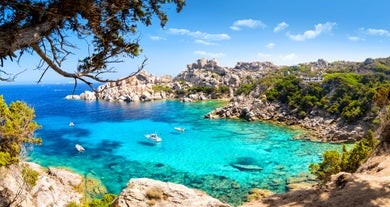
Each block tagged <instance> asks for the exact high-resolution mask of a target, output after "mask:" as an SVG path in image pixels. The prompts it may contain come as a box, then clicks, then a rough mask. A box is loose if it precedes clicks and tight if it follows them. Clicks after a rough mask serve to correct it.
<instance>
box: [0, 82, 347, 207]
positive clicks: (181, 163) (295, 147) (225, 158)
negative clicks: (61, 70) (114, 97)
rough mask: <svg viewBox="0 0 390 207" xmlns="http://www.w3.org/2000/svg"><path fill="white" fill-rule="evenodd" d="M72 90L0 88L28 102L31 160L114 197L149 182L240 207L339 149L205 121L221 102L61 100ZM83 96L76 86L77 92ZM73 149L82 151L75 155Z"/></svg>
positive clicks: (247, 125) (286, 133)
mask: <svg viewBox="0 0 390 207" xmlns="http://www.w3.org/2000/svg"><path fill="white" fill-rule="evenodd" d="M72 90H73V85H69V84H64V85H42V84H38V85H0V94H2V95H3V97H4V99H5V100H6V102H7V103H10V102H12V101H16V100H22V101H24V102H26V103H27V104H28V105H29V106H30V107H32V108H34V109H35V113H36V116H37V117H36V119H35V120H36V121H37V122H38V123H39V124H40V125H42V129H40V130H38V131H37V133H36V134H37V137H41V138H42V139H43V143H42V145H40V146H35V147H34V149H33V150H32V151H31V152H30V157H31V160H32V161H33V162H36V163H38V164H40V165H43V166H61V167H66V168H69V169H72V170H73V171H76V172H78V173H80V174H82V175H84V176H88V177H89V176H90V177H94V178H98V179H100V180H101V181H102V183H103V184H104V185H105V187H106V188H107V190H108V191H109V192H110V193H115V194H118V193H120V191H121V190H122V189H123V188H124V187H125V186H126V184H127V182H128V181H129V180H130V179H131V178H141V177H147V178H152V179H157V180H162V181H169V182H174V183H180V184H184V185H186V186H187V187H191V188H198V189H201V190H203V191H206V192H207V193H209V194H210V195H212V196H214V197H216V198H218V199H221V200H223V201H225V202H228V203H230V204H233V205H238V204H240V203H242V202H243V201H245V196H246V195H247V193H248V192H249V191H250V190H251V189H253V188H265V189H269V190H272V191H274V192H278V193H280V192H285V191H286V189H287V188H286V180H287V178H289V177H291V176H295V175H297V174H300V173H302V172H306V173H308V166H309V164H310V163H313V162H314V163H317V162H319V161H321V154H322V153H323V152H324V151H325V150H331V149H335V150H340V149H341V145H337V144H329V143H315V142H310V141H304V140H293V137H294V136H297V135H299V134H300V132H299V131H294V130H291V129H288V128H285V127H281V126H276V125H272V124H269V123H262V122H247V121H239V120H225V119H220V120H208V119H204V118H203V117H204V115H205V114H207V113H208V112H210V111H212V110H213V109H214V108H216V107H221V106H224V105H225V104H227V103H226V102H223V101H208V102H196V103H182V102H179V101H155V102H147V103H109V102H104V101H93V102H88V101H82V100H66V99H65V98H64V97H65V96H66V95H69V94H71V93H72ZM84 90H88V88H87V87H86V86H79V87H78V90H77V91H76V94H80V93H81V92H83V91H84ZM70 122H73V123H74V126H73V127H70V126H69V123H70ZM175 127H181V128H185V132H179V131H176V130H175V129H174V128H175ZM151 133H157V134H158V135H159V136H160V137H161V138H162V142H160V143H152V142H149V141H148V140H147V139H146V138H145V134H151ZM75 144H80V145H82V146H83V147H84V148H85V152H84V153H79V152H78V151H77V150H76V148H75ZM237 166H238V167H242V166H244V167H252V168H254V170H248V169H238V168H237ZM260 168H261V169H262V170H260Z"/></svg>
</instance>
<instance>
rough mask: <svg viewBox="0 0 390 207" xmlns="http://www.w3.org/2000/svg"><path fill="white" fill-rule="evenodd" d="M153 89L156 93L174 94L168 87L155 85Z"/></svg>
mask: <svg viewBox="0 0 390 207" xmlns="http://www.w3.org/2000/svg"><path fill="white" fill-rule="evenodd" d="M152 89H153V91H155V92H160V91H164V92H173V89H172V88H170V87H168V86H161V85H154V86H152Z"/></svg>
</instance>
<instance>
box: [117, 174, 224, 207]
mask: <svg viewBox="0 0 390 207" xmlns="http://www.w3.org/2000/svg"><path fill="white" fill-rule="evenodd" d="M111 206H118V207H127V206H137V207H148V206H155V207H163V206H164V207H170V206H172V207H173V206H174V207H181V206H182V207H189V206H197V207H229V205H227V204H224V203H222V202H221V201H219V200H217V199H215V198H212V197H211V196H209V195H208V194H206V193H205V192H203V191H200V190H196V189H190V188H187V187H185V186H183V185H179V184H174V183H167V182H161V181H157V180H151V179H147V178H139V179H131V180H130V182H129V183H128V184H127V187H126V189H124V190H123V191H122V192H121V193H120V195H119V197H118V199H117V200H116V201H114V203H113V204H112V205H111Z"/></svg>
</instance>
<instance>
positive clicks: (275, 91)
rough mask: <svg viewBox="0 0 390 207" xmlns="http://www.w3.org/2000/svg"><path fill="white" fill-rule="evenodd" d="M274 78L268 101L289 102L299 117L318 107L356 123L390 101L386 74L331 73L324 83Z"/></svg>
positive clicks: (287, 77) (285, 77) (326, 76)
mask: <svg viewBox="0 0 390 207" xmlns="http://www.w3.org/2000/svg"><path fill="white" fill-rule="evenodd" d="M274 81H275V82H274V85H273V87H270V89H268V90H267V92H266V97H267V100H268V101H280V102H282V103H285V104H287V105H288V106H289V108H290V109H291V111H293V112H294V113H296V115H297V116H298V117H300V118H304V117H305V116H306V115H305V114H308V113H310V111H311V110H313V109H314V108H318V109H322V110H324V111H327V112H328V113H330V114H332V115H337V116H340V117H342V118H344V120H346V121H347V122H354V121H356V120H359V119H360V118H362V117H364V116H366V115H367V114H369V113H368V112H370V111H371V108H372V107H373V106H375V105H376V106H378V107H383V106H385V105H388V104H389V103H390V83H389V81H388V80H386V77H385V76H383V74H370V73H369V74H364V75H361V74H355V73H332V74H327V75H325V80H324V82H323V83H317V82H310V83H304V82H303V81H301V80H300V79H298V78H297V77H295V76H293V75H289V76H280V77H277V78H274ZM303 112H305V113H303ZM374 115H375V114H374Z"/></svg>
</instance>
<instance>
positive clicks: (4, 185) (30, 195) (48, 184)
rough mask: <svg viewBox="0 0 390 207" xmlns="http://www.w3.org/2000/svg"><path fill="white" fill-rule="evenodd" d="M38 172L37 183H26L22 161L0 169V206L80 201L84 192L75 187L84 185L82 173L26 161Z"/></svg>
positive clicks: (34, 206) (22, 206) (34, 205)
mask: <svg viewBox="0 0 390 207" xmlns="http://www.w3.org/2000/svg"><path fill="white" fill-rule="evenodd" d="M25 164H26V165H25V166H24V167H29V168H30V169H32V170H35V171H37V172H38V173H39V176H38V180H37V182H36V185H34V186H29V185H27V184H26V182H24V179H23V175H22V169H23V168H24V167H23V164H20V165H16V164H14V165H11V166H8V167H2V168H1V169H0V174H1V176H0V177H1V179H0V206H8V205H9V206H11V207H13V206H20V207H41V206H58V207H60V206H61V207H62V206H67V205H68V204H69V203H70V202H74V203H75V204H80V200H81V198H82V197H83V195H82V193H80V192H78V191H77V190H76V189H77V188H78V187H79V186H80V185H81V184H82V181H83V177H82V176H81V175H79V174H76V173H72V172H69V171H67V170H61V169H56V168H49V169H48V170H47V169H44V168H42V167H41V166H39V165H37V164H34V163H25Z"/></svg>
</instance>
